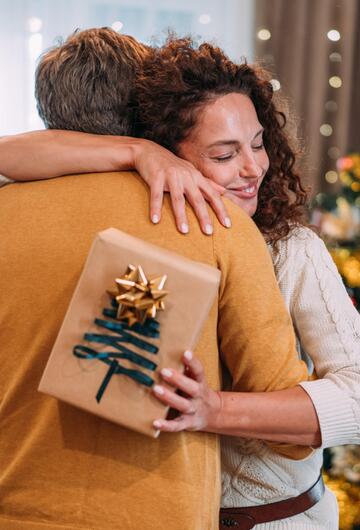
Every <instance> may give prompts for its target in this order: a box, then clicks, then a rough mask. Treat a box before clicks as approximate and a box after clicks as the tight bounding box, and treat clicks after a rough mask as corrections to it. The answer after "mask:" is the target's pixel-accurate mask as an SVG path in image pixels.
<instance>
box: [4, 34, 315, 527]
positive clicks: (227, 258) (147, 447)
mask: <svg viewBox="0 0 360 530" xmlns="http://www.w3.org/2000/svg"><path fill="white" fill-rule="evenodd" d="M128 39H129V38H128V37H121V36H118V35H117V34H116V33H115V32H112V31H111V30H106V29H103V30H89V31H87V32H81V33H78V34H76V35H75V36H73V37H71V38H70V39H69V40H68V41H67V42H66V43H65V44H64V45H63V46H61V47H60V48H57V49H56V50H54V51H51V52H49V54H48V55H45V56H44V57H43V59H42V61H41V63H40V66H39V69H38V74H37V76H38V77H37V95H38V100H39V109H40V113H41V115H42V117H43V119H44V120H45V122H46V123H47V124H49V125H50V126H51V127H53V128H56V127H64V128H68V129H80V130H84V131H87V130H88V131H90V132H99V131H101V132H103V133H108V134H130V133H131V113H130V114H128V115H127V110H126V111H125V112H123V110H124V108H125V109H126V102H127V97H128V86H129V84H130V85H131V76H133V75H134V71H135V69H132V66H131V65H132V64H138V62H139V61H141V54H142V53H146V49H144V48H143V47H142V46H141V45H139V44H138V43H136V41H134V40H132V39H130V40H128ZM129 44H131V45H130V46H129ZM144 50H145V52H144ZM109 58H110V59H109ZM109 61H110V64H109ZM124 63H127V64H128V65H130V67H129V68H128V69H127V70H126V72H127V74H128V75H124V71H125V70H124ZM47 68H48V70H47ZM46 71H47V72H48V73H46ZM50 72H51V75H50ZM122 76H124V77H122ZM123 83H125V85H126V86H125V87H124V86H122V84H123ZM114 86H118V91H117V90H115V91H114ZM74 87H75V90H74ZM117 94H123V95H122V96H121V97H120V99H121V101H120V102H119V99H118V97H117ZM108 96H109V97H108ZM123 105H124V107H123ZM124 116H125V120H123V117H124ZM116 117H118V119H116ZM127 117H129V120H128V121H126V120H127ZM121 121H122V125H121V129H119V127H120V126H119V124H118V123H119V122H121ZM94 122H95V123H96V129H90V127H91V126H93V124H94ZM82 124H84V125H82ZM91 124H92V125H91ZM147 202H148V192H147V190H146V189H145V187H144V185H143V182H142V181H141V180H140V178H139V177H138V176H137V174H135V173H126V172H122V173H108V174H106V173H105V174H88V175H83V176H68V177H65V178H61V179H52V180H44V181H39V182H29V183H26V184H12V185H11V186H6V187H5V188H3V189H1V190H0V239H1V241H2V245H3V250H2V252H1V253H0V289H1V302H0V344H1V361H2V364H1V370H0V392H1V394H0V399H1V406H0V530H5V529H6V530H19V529H26V530H58V529H60V528H61V529H64V530H85V529H86V530H90V529H91V530H117V529H119V530H135V529H138V528H143V529H146V530H152V529H154V530H155V529H156V530H158V529H164V530H165V529H167V530H215V529H216V528H217V527H218V511H219V495H220V466H219V443H218V438H217V437H216V436H215V435H213V434H209V433H196V432H183V433H179V434H161V436H160V438H159V439H157V440H149V439H147V438H144V437H143V436H141V435H140V434H137V433H135V432H132V431H129V430H127V429H124V428H122V427H120V426H118V425H115V424H113V423H110V422H107V421H105V420H103V419H101V418H98V417H96V416H93V415H91V414H88V413H86V412H83V411H81V410H79V409H77V408H75V407H72V406H69V405H67V404H64V403H61V402H58V401H56V400H54V399H53V398H51V397H49V396H45V395H42V394H40V393H38V392H37V386H38V383H39V380H40V378H41V375H42V372H43V370H44V367H45V364H46V362H47V358H48V356H49V353H50V350H51V348H52V345H53V343H54V340H55V338H56V335H57V333H58V331H59V327H60V325H61V322H62V319H63V317H64V314H65V311H66V309H67V306H68V303H69V300H70V298H71V296H72V293H73V290H74V287H75V285H76V283H77V280H78V278H79V275H80V272H81V269H82V267H83V264H84V261H85V258H86V255H87V253H88V251H89V248H90V245H91V242H92V240H93V238H94V236H95V234H96V233H97V232H98V231H100V230H103V229H105V228H108V227H110V226H112V227H115V228H119V229H121V230H123V231H125V232H128V233H129V234H131V235H134V236H137V237H140V238H142V239H144V240H146V241H149V242H151V243H154V244H157V245H160V246H163V247H165V248H168V249H170V250H173V251H175V252H178V253H180V254H183V255H184V256H187V257H189V258H191V259H194V260H197V261H201V262H204V263H208V264H210V265H213V266H217V267H218V268H220V270H221V272H222V280H221V286H220V291H219V298H218V300H217V304H215V306H214V307H213V308H212V310H211V313H210V316H209V318H208V321H207V322H206V324H205V326H204V330H203V334H202V337H201V340H200V342H199V346H198V348H197V352H196V353H197V355H198V357H199V358H200V360H201V361H202V363H203V364H204V366H205V371H206V375H207V378H208V381H209V383H210V385H211V386H212V387H213V388H219V386H220V381H219V371H220V367H219V353H218V347H217V344H218V340H219V343H220V349H221V352H222V355H223V359H224V362H225V363H226V365H227V367H228V368H229V370H230V372H231V375H232V377H233V380H234V385H235V386H237V387H241V389H242V390H244V391H247V390H251V391H259V392H261V391H268V390H273V389H277V388H284V387H288V386H293V385H295V384H296V383H297V382H299V381H300V380H302V379H304V378H306V369H305V366H304V365H303V363H301V362H300V361H298V360H297V359H296V352H295V341H294V336H293V332H292V326H291V322H290V319H289V317H288V315H287V313H286V311H285V309H284V306H283V302H282V299H281V295H280V293H279V291H278V288H277V285H276V280H275V276H274V274H273V270H272V264H271V261H270V258H269V255H268V252H267V249H266V247H265V244H264V241H263V239H262V237H261V235H260V234H259V232H258V231H257V229H256V227H255V225H254V224H253V223H252V221H251V220H250V219H249V218H248V217H247V216H246V215H245V214H244V213H242V212H241V211H240V210H239V209H238V208H236V207H234V206H232V205H231V204H228V205H227V207H228V209H229V211H230V213H231V216H232V222H233V229H232V230H227V229H225V228H223V227H221V226H220V225H217V224H215V227H214V228H215V230H214V233H213V235H212V236H211V237H205V236H204V235H203V234H202V233H201V231H200V229H199V227H198V226H197V222H196V221H195V217H194V215H193V214H192V212H191V211H189V212H188V217H189V225H190V229H191V230H190V234H189V235H188V236H187V237H186V238H185V237H184V236H182V235H181V234H179V233H178V232H177V231H176V228H175V226H174V222H173V219H172V215H171V212H170V205H169V202H166V203H165V207H164V213H163V219H162V222H161V223H160V224H159V225H157V226H156V227H154V226H153V225H152V224H151V222H150V221H149V220H147V216H146V208H147ZM239 322H241V333H239V332H238V330H239Z"/></svg>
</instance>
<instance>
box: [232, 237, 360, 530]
mask: <svg viewBox="0 0 360 530" xmlns="http://www.w3.org/2000/svg"><path fill="white" fill-rule="evenodd" d="M269 249H270V253H271V255H272V258H273V263H274V268H275V272H276V276H277V279H278V282H279V286H280V289H281V292H282V295H283V297H284V299H285V302H286V305H287V307H288V309H289V311H290V314H291V316H292V319H293V323H294V327H295V331H296V334H297V338H298V344H299V354H301V356H302V357H303V358H304V360H305V361H306V362H307V364H308V366H309V371H311V370H312V368H313V369H314V371H315V373H316V375H317V377H318V378H319V379H318V380H315V381H308V382H304V383H300V384H301V386H302V387H303V388H304V390H305V391H306V392H307V393H308V395H309V396H310V398H311V399H312V401H313V403H314V406H315V409H316V412H317V414H318V418H319V423H320V428H321V435H322V448H320V449H318V450H316V451H314V452H313V453H312V455H310V456H309V457H307V458H306V459H304V460H300V461H299V460H298V461H293V460H290V459H287V458H284V457H282V456H280V455H278V454H275V453H274V452H273V451H271V449H270V448H269V447H268V446H267V445H266V444H265V443H263V442H261V441H257V440H244V439H240V438H234V437H225V436H224V437H222V465H223V471H222V486H223V491H222V506H223V507H235V506H240V507H241V506H252V505H256V504H264V503H270V502H276V501H278V500H282V499H284V498H288V497H292V496H296V495H299V494H300V493H302V492H304V491H306V490H307V489H308V488H309V487H310V486H311V485H312V484H314V483H315V482H316V480H317V477H318V476H319V473H320V470H321V466H322V449H323V448H325V447H331V446H334V445H342V444H359V443H360V315H359V314H358V312H357V311H356V309H355V308H354V306H353V305H352V303H351V300H350V298H349V296H348V294H347V292H346V289H345V288H344V285H343V283H342V280H341V277H340V275H339V273H338V271H337V269H336V266H335V264H334V262H333V260H332V258H331V256H330V255H329V253H328V251H327V250H326V247H325V245H324V243H323V241H322V240H321V239H320V238H319V237H318V236H317V235H316V234H315V233H314V232H313V231H312V230H310V229H308V228H304V227H302V228H296V229H294V230H293V233H292V235H291V237H290V238H288V239H287V240H284V241H281V242H280V246H279V252H278V253H275V252H274V251H273V249H271V248H270V247H269ZM255 528H256V530H275V529H283V530H285V529H296V530H301V529H303V530H305V529H310V528H311V529H319V530H320V529H325V528H326V529H331V530H335V529H337V528H338V511H337V505H336V499H335V497H334V495H333V494H332V493H331V492H330V491H329V490H326V493H325V495H324V497H323V498H322V499H321V501H320V502H319V503H318V504H316V505H315V506H314V507H313V508H311V509H310V510H308V511H307V512H305V513H303V514H300V515H297V516H295V517H291V518H289V519H286V520H283V521H276V522H271V523H267V524H261V525H257V526H256V527H255Z"/></svg>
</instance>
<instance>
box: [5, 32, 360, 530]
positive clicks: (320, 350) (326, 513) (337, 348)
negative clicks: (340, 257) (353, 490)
mask: <svg viewBox="0 0 360 530" xmlns="http://www.w3.org/2000/svg"><path fill="white" fill-rule="evenodd" d="M137 94H138V101H139V116H138V126H139V130H140V131H141V134H143V135H144V136H145V137H146V138H148V139H151V140H152V141H157V142H159V143H160V144H162V145H163V146H165V147H168V148H170V149H171V150H172V151H173V152H175V153H178V154H179V155H181V156H182V157H184V158H186V159H187V160H189V161H190V162H192V163H193V165H194V166H195V167H196V168H197V169H198V170H201V171H202V172H203V174H204V176H205V177H206V178H209V179H212V180H214V181H215V182H216V183H217V185H218V186H220V189H221V190H222V192H223V194H224V195H225V196H227V197H228V198H229V199H230V200H232V201H233V202H235V203H236V204H238V205H239V206H240V207H242V208H244V209H245V210H246V211H247V212H248V213H249V215H254V214H255V215H254V219H255V220H256V222H257V224H258V226H259V228H260V230H261V231H262V232H263V234H264V235H265V237H266V238H267V240H268V242H269V246H270V248H271V252H272V256H273V258H274V263H275V269H276V272H277V276H278V280H279V284H280V287H281V289H282V292H283V295H284V297H285V300H286V302H287V304H288V307H289V310H290V312H291V314H292V317H293V321H294V325H295V328H296V330H297V333H298V337H299V341H300V343H301V346H302V348H303V349H304V350H305V351H306V353H307V354H308V355H309V356H310V357H311V359H312V360H313V362H314V365H315V370H316V372H317V375H318V376H319V377H322V379H319V380H318V381H312V382H308V383H303V384H302V385H301V386H302V387H303V388H304V389H305V390H306V392H307V393H308V394H309V395H310V397H311V399H312V401H313V404H314V406H315V409H316V412H317V415H318V418H319V422H320V428H321V436H322V447H326V446H329V445H335V444H339V443H359V429H358V423H359V421H358V420H359V390H358V388H357V387H358V381H359V369H358V363H357V360H356V355H357V354H358V351H359V336H360V325H359V316H358V315H357V313H356V312H355V310H354V308H353V307H352V306H351V303H350V301H349V300H348V297H347V294H346V291H345V289H344V288H343V286H342V284H341V281H340V280H339V277H338V275H337V272H336V270H335V267H334V265H333V264H332V261H331V258H330V257H329V256H328V254H327V252H326V250H325V249H324V247H323V245H322V243H321V241H320V240H319V239H318V238H317V237H316V236H315V235H314V234H313V233H312V232H311V231H310V230H308V229H306V228H304V227H303V226H302V225H301V219H302V207H303V205H304V202H305V192H304V190H303V188H302V187H301V184H300V181H299V178H298V176H297V175H296V173H295V172H294V170H293V164H294V153H293V151H292V150H291V148H290V147H289V143H288V139H287V137H286V135H285V133H284V131H283V127H282V125H283V122H284V121H285V117H284V116H283V115H282V114H281V113H279V112H278V111H277V110H276V108H275V106H274V103H273V102H272V90H271V86H270V84H269V82H268V81H267V80H266V78H264V77H263V73H262V72H261V71H257V70H256V69H255V68H251V67H249V66H247V65H241V66H236V65H234V64H233V63H231V62H230V61H228V60H227V58H226V57H225V56H224V55H223V53H222V52H221V51H220V50H219V49H217V48H214V47H212V46H209V45H203V46H201V47H200V48H199V49H198V48H196V47H194V46H193V45H192V43H191V41H189V40H186V39H185V40H173V41H171V40H170V41H169V42H168V43H167V44H166V45H165V46H164V47H163V48H161V49H159V50H158V51H155V54H154V57H152V58H150V59H149V60H148V61H146V62H145V65H144V75H142V76H141V77H140V79H139V82H138V86H137ZM44 134H46V133H44ZM262 135H263V140H262ZM99 169H100V168H99ZM105 169H107V167H105ZM9 176H11V175H9ZM156 186H157V189H159V183H157V184H156ZM160 188H161V186H160ZM161 191H162V189H161ZM290 196H293V201H292V202H289V197H290ZM175 202H176V201H175ZM255 212H256V213H255ZM317 296H318V298H316V297H317ZM184 364H185V366H186V367H187V374H185V375H182V374H178V373H176V372H171V371H170V372H169V371H166V370H165V371H163V374H162V375H163V377H164V380H165V381H166V382H167V383H170V385H172V386H173V387H174V388H179V389H181V390H182V391H183V392H185V394H186V395H185V396H179V395H178V394H176V393H175V392H171V391H169V390H168V389H166V388H165V387H156V388H155V389H154V393H155V395H157V397H158V398H159V399H161V400H162V401H163V402H166V403H167V404H169V405H171V406H173V407H174V408H176V409H177V410H179V411H180V413H181V415H180V417H179V418H177V419H176V420H170V421H168V422H160V423H158V424H157V427H158V428H160V429H161V430H164V431H165V430H167V431H176V430H181V429H193V430H211V431H213V432H221V433H223V434H230V435H231V436H228V437H224V438H223V477H224V480H223V506H224V507H230V506H251V505H263V504H268V503H272V502H274V501H277V500H279V499H282V498H287V497H293V496H296V495H298V494H299V493H301V492H303V491H305V489H306V486H305V484H306V485H308V484H309V475H310V476H311V477H312V478H311V481H310V484H311V483H313V482H314V481H315V480H316V478H317V476H318V474H319V471H320V468H321V451H320V450H317V451H314V452H313V454H312V455H311V456H310V457H308V458H307V459H306V460H304V461H293V460H290V459H289V458H284V457H281V456H279V455H277V454H276V453H275V452H274V451H272V450H271V449H270V448H269V447H268V446H267V445H266V444H265V443H263V442H262V441H260V440H244V439H242V438H238V437H237V436H244V432H243V431H242V430H241V428H239V425H238V424H239V423H240V422H239V418H238V417H237V414H236V410H237V400H238V398H239V399H241V395H237V394H235V393H233V394H231V398H232V406H231V407H230V408H229V411H228V413H227V414H226V413H223V414H222V415H221V417H220V418H219V410H223V409H221V408H220V409H219V403H221V401H224V402H228V401H227V400H228V397H229V395H228V394H227V393H226V392H224V393H219V394H218V395H214V394H215V393H214V392H213V391H212V390H211V389H209V388H208V387H207V385H206V381H205V380H204V375H203V372H202V368H201V366H200V365H199V362H198V361H197V360H196V359H194V358H191V355H190V357H189V355H188V354H187V355H186V356H184ZM229 388H230V387H229ZM214 398H215V399H214ZM269 399H271V397H270V395H269ZM212 404H214V406H213V405H212ZM300 408H301V405H300V404H299V414H300ZM274 416H276V411H275V413H274ZM291 421H292V418H289V424H290V423H291ZM276 434H277V435H278V436H275V435H274V437H273V439H274V440H275V441H282V440H284V438H281V433H280V436H279V433H276ZM247 437H248V438H250V437H251V433H247ZM257 437H258V438H262V436H261V435H259V433H257ZM263 438H264V439H271V438H269V435H264V436H263ZM285 439H286V438H285ZM258 528H259V529H260V528H299V529H300V528H302V529H304V528H319V529H320V528H337V521H336V503H335V501H334V498H333V496H332V494H331V493H330V492H328V491H327V492H326V493H325V495H324V497H323V498H322V499H321V500H320V502H318V503H317V504H315V506H314V507H313V508H311V509H310V510H308V511H307V512H306V513H303V514H300V515H297V516H294V517H291V518H290V519H289V518H288V519H286V520H284V521H283V522H281V521H280V522H273V523H268V524H266V525H265V526H263V527H262V526H261V525H259V526H258Z"/></svg>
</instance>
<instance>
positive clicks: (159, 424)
mask: <svg viewBox="0 0 360 530" xmlns="http://www.w3.org/2000/svg"><path fill="white" fill-rule="evenodd" d="M153 426H154V427H155V429H161V426H162V422H161V421H160V420H155V421H154V422H153Z"/></svg>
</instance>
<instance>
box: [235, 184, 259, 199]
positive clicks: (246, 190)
mask: <svg viewBox="0 0 360 530" xmlns="http://www.w3.org/2000/svg"><path fill="white" fill-rule="evenodd" d="M228 191H229V192H230V193H232V194H234V195H235V196H236V197H239V198H241V199H252V198H253V197H256V195H257V193H258V187H257V184H249V185H248V186H241V188H228Z"/></svg>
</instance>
